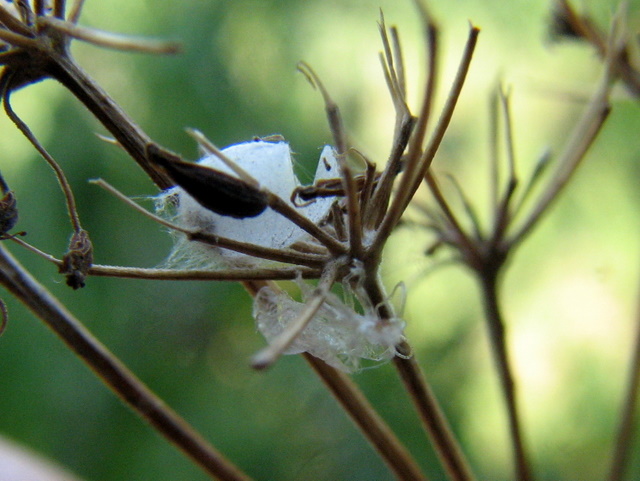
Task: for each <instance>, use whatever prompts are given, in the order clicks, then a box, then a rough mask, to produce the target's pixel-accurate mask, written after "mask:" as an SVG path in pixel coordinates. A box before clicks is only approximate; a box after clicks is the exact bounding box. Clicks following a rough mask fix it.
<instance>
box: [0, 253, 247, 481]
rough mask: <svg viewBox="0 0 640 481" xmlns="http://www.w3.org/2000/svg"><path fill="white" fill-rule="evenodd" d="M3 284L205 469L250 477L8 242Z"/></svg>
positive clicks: (0, 265)
mask: <svg viewBox="0 0 640 481" xmlns="http://www.w3.org/2000/svg"><path fill="white" fill-rule="evenodd" d="M0 285H2V286H3V287H5V288H6V289H7V290H8V291H9V292H11V294H13V295H14V296H15V297H16V298H17V299H18V300H20V302H21V303H22V304H24V305H25V306H26V307H28V308H29V309H30V310H31V311H32V312H33V313H34V314H35V315H36V316H37V317H38V318H39V319H40V320H42V321H43V322H44V323H45V324H46V325H47V326H48V327H49V328H50V329H51V330H52V331H53V332H55V333H56V334H57V335H58V336H59V337H60V338H61V339H62V340H63V341H64V342H65V344H66V345H67V346H68V347H69V348H70V349H71V350H72V351H73V352H75V353H76V354H77V355H78V357H80V358H81V359H82V360H83V361H84V362H85V363H86V364H87V365H88V366H89V367H90V368H91V369H92V370H93V371H94V372H95V373H96V374H97V375H98V376H99V377H100V379H101V380H102V381H103V382H104V383H105V384H106V385H107V386H109V387H110V388H111V389H112V390H113V391H114V392H115V393H116V394H117V395H118V396H119V397H120V398H121V399H123V400H124V401H126V402H127V404H129V406H130V407H131V408H132V409H133V410H134V411H135V412H136V413H137V414H138V415H139V416H141V417H142V418H143V419H145V420H146V421H147V422H148V423H149V424H151V425H152V426H153V427H154V428H155V429H156V430H157V431H158V432H159V433H161V434H162V435H163V436H165V437H166V438H167V439H168V440H169V441H171V442H172V443H173V444H175V445H176V446H177V447H178V448H180V449H181V450H182V451H183V452H184V453H185V454H186V455H187V456H188V457H190V458H191V459H192V460H193V461H194V462H195V463H196V464H197V465H198V466H200V467H201V468H202V469H203V470H204V471H205V472H207V473H208V474H209V475H211V476H213V477H214V478H216V479H219V480H221V481H250V478H249V477H248V476H246V475H245V474H244V473H242V472H241V471H239V470H238V469H237V468H236V467H235V466H234V465H233V464H231V463H230V462H229V461H228V460H226V459H225V458H224V457H223V456H222V455H221V454H220V453H218V452H217V451H216V450H215V449H214V448H213V447H212V446H211V445H210V444H209V443H208V442H207V441H205V440H204V439H203V438H202V437H201V436H200V435H199V434H198V433H196V432H195V431H194V430H193V428H191V427H190V426H189V425H188V424H187V423H186V422H185V421H184V420H183V419H182V418H181V417H180V416H178V414H177V413H175V412H174V411H173V410H171V409H170V408H169V407H168V406H166V405H165V404H164V403H163V402H162V400H161V399H160V398H158V397H157V396H156V395H155V394H154V393H153V392H152V391H151V390H149V388H147V387H146V386H145V385H144V383H143V382H142V381H140V380H139V379H138V378H137V377H136V376H135V375H134V374H133V373H132V372H131V371H129V370H128V369H127V368H126V367H125V366H124V365H123V364H122V363H121V362H120V361H118V360H117V359H116V358H115V357H114V356H113V354H111V352H109V350H108V349H107V348H106V347H105V346H104V345H102V344H101V343H100V342H99V341H98V340H97V339H96V338H95V337H93V335H92V334H91V333H90V332H89V331H88V330H87V329H86V328H85V327H84V326H83V325H82V324H81V323H80V322H79V321H78V320H77V319H76V318H74V317H73V316H72V315H71V314H70V313H69V312H68V311H67V310H66V309H65V308H64V306H62V305H61V304H60V303H59V302H58V301H57V300H56V299H55V298H54V297H53V296H52V295H51V294H50V293H49V292H48V291H47V290H46V288H45V287H44V286H43V285H41V284H39V283H38V282H37V281H36V280H35V279H34V278H33V277H31V276H30V275H29V274H28V273H27V271H26V270H25V269H24V268H23V267H22V266H21V265H20V264H19V263H18V262H17V261H16V260H15V259H14V258H13V257H12V256H11V254H10V253H9V252H8V251H7V250H6V249H5V248H4V246H2V245H0Z"/></svg>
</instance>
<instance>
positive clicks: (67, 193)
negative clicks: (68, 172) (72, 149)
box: [2, 76, 82, 232]
mask: <svg viewBox="0 0 640 481" xmlns="http://www.w3.org/2000/svg"><path fill="white" fill-rule="evenodd" d="M6 82H7V83H6V84H5V85H4V92H3V94H2V101H3V105H4V111H5V113H6V114H7V117H9V119H10V120H11V121H12V122H13V123H14V125H15V126H16V127H17V128H18V130H20V132H22V135H24V136H25V137H26V138H27V140H28V141H29V142H30V143H31V145H33V147H34V148H35V149H36V150H37V151H38V153H39V154H40V155H41V156H42V157H43V158H44V159H45V160H46V161H47V163H48V164H49V166H50V167H51V168H52V169H53V171H54V173H55V175H56V177H57V179H58V183H59V184H60V188H61V189H62V192H63V194H64V198H65V200H66V202H67V212H68V213H69V218H70V220H71V225H72V227H73V230H74V231H76V232H78V231H80V230H81V229H82V227H81V225H80V217H79V216H78V209H77V207H76V200H75V197H74V195H73V191H72V190H71V185H69V181H68V180H67V177H66V176H65V175H64V171H63V170H62V168H61V167H60V165H58V163H57V162H56V161H55V159H54V158H53V157H52V156H51V154H49V152H47V150H46V149H45V148H44V147H43V146H42V144H41V143H40V142H39V141H38V139H37V138H36V136H35V135H34V134H33V132H32V131H31V129H30V128H29V126H28V125H27V124H26V123H24V121H23V120H22V119H21V118H20V117H18V115H17V114H16V113H15V111H14V110H13V108H12V107H11V102H10V97H11V76H10V77H9V78H8V79H6Z"/></svg>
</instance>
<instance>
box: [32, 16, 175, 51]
mask: <svg viewBox="0 0 640 481" xmlns="http://www.w3.org/2000/svg"><path fill="white" fill-rule="evenodd" d="M38 20H39V23H40V25H42V26H47V27H51V28H54V29H56V30H58V31H59V32H62V33H64V34H66V35H68V36H70V37H73V38H75V39H77V40H82V41H85V42H88V43H91V44H94V45H96V46H98V47H105V48H112V49H115V50H121V51H123V52H140V53H150V54H175V53H178V52H180V51H181V50H182V47H181V45H180V44H179V43H177V42H168V41H166V40H156V39H149V38H139V37H128V36H126V35H120V34H115V33H111V32H105V31H104V30H98V29H95V28H86V27H80V26H79V25H76V24H75V23H73V22H67V21H65V20H61V19H60V18H55V17H39V18H38Z"/></svg>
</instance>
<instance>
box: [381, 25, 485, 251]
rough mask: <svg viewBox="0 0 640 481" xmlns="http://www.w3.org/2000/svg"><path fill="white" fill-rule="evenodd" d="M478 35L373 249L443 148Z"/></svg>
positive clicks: (466, 51)
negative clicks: (440, 148) (443, 141)
mask: <svg viewBox="0 0 640 481" xmlns="http://www.w3.org/2000/svg"><path fill="white" fill-rule="evenodd" d="M479 33H480V30H479V29H478V28H476V27H473V26H472V27H471V28H470V30H469V36H468V38H467V43H466V45H465V49H464V53H463V55H462V60H461V62H460V66H459V67H458V72H457V73H456V78H455V80H454V82H453V85H452V87H451V91H450V92H449V96H448V97H447V101H446V103H445V106H444V108H443V111H442V114H441V115H440V118H439V119H438V123H437V125H436V127H435V129H434V131H433V133H432V135H431V139H430V140H429V142H428V145H427V146H426V148H425V150H424V152H422V154H420V152H421V149H416V150H413V151H412V150H411V149H410V152H412V155H411V156H410V157H409V158H408V159H407V161H406V165H405V167H404V169H405V170H404V174H403V175H402V177H401V178H400V183H399V185H398V188H397V194H396V196H395V197H394V198H393V200H392V202H391V205H390V206H389V209H388V210H387V212H386V214H385V217H384V219H383V221H382V223H381V225H380V227H379V229H378V231H377V233H376V238H375V240H374V242H373V247H372V250H374V249H379V248H381V247H382V245H383V244H384V242H385V241H386V239H388V237H389V234H390V233H391V231H392V230H393V229H394V228H395V226H396V225H397V223H398V221H399V220H400V217H402V214H403V213H404V211H405V210H406V208H407V206H408V205H409V202H410V201H411V199H413V196H414V195H415V193H416V191H417V190H418V188H419V187H420V185H421V183H422V181H423V179H424V176H425V174H426V173H427V171H428V169H429V167H430V165H431V162H432V161H433V158H434V157H435V155H436V152H437V150H438V148H439V147H440V144H441V142H442V139H443V138H444V134H445V132H446V130H447V127H448V126H449V122H450V121H451V118H452V117H453V112H454V110H455V107H456V105H457V102H458V99H459V97H460V93H461V91H462V86H463V85H464V81H465V79H466V77H467V72H468V71H469V66H470V65H471V57H472V56H473V52H474V50H475V46H476V43H477V41H478V35H479ZM420 128H422V127H421V121H420V120H418V127H416V132H419V131H420V130H419V129H420ZM415 135H417V134H415Z"/></svg>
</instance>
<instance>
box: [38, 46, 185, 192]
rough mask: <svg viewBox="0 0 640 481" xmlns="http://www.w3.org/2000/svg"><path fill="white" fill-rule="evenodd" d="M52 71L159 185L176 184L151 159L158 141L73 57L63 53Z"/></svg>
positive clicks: (51, 68)
mask: <svg viewBox="0 0 640 481" xmlns="http://www.w3.org/2000/svg"><path fill="white" fill-rule="evenodd" d="M48 73H49V74H50V75H51V76H52V77H53V78H55V79H56V80H58V81H59V82H60V83H62V84H63V85H64V86H65V87H66V88H67V89H69V90H70V91H71V93H73V95H75V96H76V97H77V98H78V99H79V100H80V101H81V102H82V103H83V104H84V105H85V106H86V107H87V109H89V111H90V112H91V113H92V114H93V115H95V117H96V118H97V119H98V120H99V121H100V123H101V124H102V125H104V127H105V128H106V129H107V130H108V131H109V132H110V133H111V134H112V135H113V136H114V138H115V139H116V140H117V141H118V143H119V144H120V145H121V146H122V148H123V149H124V150H125V151H126V152H127V153H128V154H129V155H130V156H131V157H132V158H133V159H134V160H135V161H136V162H137V163H138V165H140V167H142V169H143V170H144V171H145V172H146V173H147V175H148V176H149V177H150V178H151V179H152V180H153V182H154V183H155V184H156V185H157V186H158V187H160V188H161V189H166V188H167V187H171V186H172V185H173V182H172V181H171V179H170V178H169V177H168V176H167V175H166V174H165V173H164V172H163V171H161V170H160V169H159V168H158V167H157V166H156V165H155V164H153V163H151V162H150V161H149V159H148V156H147V147H148V145H149V144H153V143H154V142H153V141H152V140H151V139H150V138H149V136H148V135H147V134H145V133H144V132H143V131H142V129H140V127H138V126H137V125H136V124H135V122H133V120H131V118H129V116H128V115H127V114H126V113H125V112H124V111H123V110H122V109H121V108H120V106H119V105H118V104H116V103H115V102H114V101H113V100H112V99H111V97H109V96H108V95H107V93H106V92H105V91H103V90H102V89H101V88H100V87H99V86H98V84H97V83H96V82H95V81H94V80H93V79H91V78H90V77H89V75H88V74H87V73H86V72H85V71H84V70H82V68H80V67H79V66H78V65H77V64H76V63H75V62H74V61H73V60H72V59H71V58H69V57H68V56H59V57H58V58H57V59H56V61H55V62H53V63H51V65H50V67H49V72H48Z"/></svg>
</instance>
